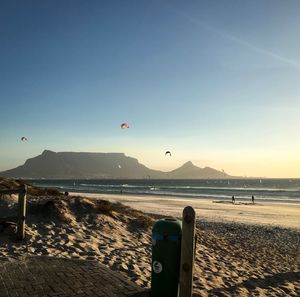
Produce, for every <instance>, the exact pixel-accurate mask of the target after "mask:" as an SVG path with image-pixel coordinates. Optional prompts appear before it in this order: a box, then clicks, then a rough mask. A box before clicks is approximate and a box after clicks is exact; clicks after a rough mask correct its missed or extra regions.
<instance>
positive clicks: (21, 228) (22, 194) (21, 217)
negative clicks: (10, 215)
mask: <svg viewBox="0 0 300 297" xmlns="http://www.w3.org/2000/svg"><path fill="white" fill-rule="evenodd" d="M26 194H27V186H26V185H22V186H21V187H20V189H19V200H18V204H19V214H18V228H17V237H18V239H19V240H23V239H24V238H25V219H26Z"/></svg>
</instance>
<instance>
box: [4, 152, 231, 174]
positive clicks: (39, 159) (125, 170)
mask: <svg viewBox="0 0 300 297" xmlns="http://www.w3.org/2000/svg"><path fill="white" fill-rule="evenodd" d="M0 176H3V177H14V178H48V179H55V178H58V179H72V178H74V179H121V178H125V179H131V178H132V179H145V178H151V179H153V178H157V179H204V178H216V179H218V178H219V179H220V178H230V177H231V176H230V175H228V174H227V173H225V172H223V171H218V170H216V169H213V168H210V167H204V168H200V167H197V166H195V165H194V164H193V163H192V162H191V161H188V162H186V163H184V164H183V165H182V166H180V167H178V168H176V169H174V170H172V171H169V172H164V171H160V170H154V169H150V168H148V167H146V166H145V165H143V164H141V163H139V161H138V159H136V158H133V157H129V156H126V155H125V154H124V153H93V152H53V151H51V150H44V151H43V152H42V154H40V155H38V156H36V157H32V158H29V159H27V160H26V161H25V162H24V164H23V165H20V166H17V167H16V168H13V169H9V170H6V171H2V172H0Z"/></svg>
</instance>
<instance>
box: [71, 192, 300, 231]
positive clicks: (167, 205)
mask: <svg viewBox="0 0 300 297" xmlns="http://www.w3.org/2000/svg"><path fill="white" fill-rule="evenodd" d="M73 194H74V195H80V196H85V197H90V198H95V199H105V200H108V201H111V202H120V203H123V204H125V205H127V206H130V207H132V208H135V209H138V210H141V211H143V212H146V213H155V214H160V215H163V216H174V217H181V215H182V209H183V208H184V207H185V206H187V205H190V206H192V207H193V208H194V209H195V211H196V214H197V219H206V220H210V221H217V222H238V223H245V224H258V225H269V226H281V227H286V228H296V229H300V204H287V203H261V202H256V203H255V204H252V203H250V201H249V203H243V202H239V201H238V200H237V201H236V203H235V204H232V203H231V201H230V200H228V201H218V200H217V199H215V200H213V201H212V200H208V199H193V198H183V197H182V198H180V197H171V196H163V197H161V196H155V195H152V196H151V195H147V196H145V195H144V196H142V195H140V196H139V195H124V194H122V195H108V194H87V193H79V194H78V193H73Z"/></svg>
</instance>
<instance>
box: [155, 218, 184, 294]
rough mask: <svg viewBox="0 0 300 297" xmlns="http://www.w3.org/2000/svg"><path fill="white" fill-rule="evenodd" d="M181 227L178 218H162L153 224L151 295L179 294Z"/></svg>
mask: <svg viewBox="0 0 300 297" xmlns="http://www.w3.org/2000/svg"><path fill="white" fill-rule="evenodd" d="M181 229H182V226H181V221H179V220H176V219H162V220H159V221H157V222H156V223H155V224H154V226H153V230H152V273H151V297H177V296H178V285H179V269H180V251H181Z"/></svg>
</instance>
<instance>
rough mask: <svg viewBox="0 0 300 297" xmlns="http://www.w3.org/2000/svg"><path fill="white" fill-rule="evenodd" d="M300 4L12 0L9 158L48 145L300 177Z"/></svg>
mask: <svg viewBox="0 0 300 297" xmlns="http://www.w3.org/2000/svg"><path fill="white" fill-rule="evenodd" d="M299 12H300V1H298V0H286V1H281V0H280V1H279V0H251V1H250V0H249V1H244V0H243V1H242V0H234V1H232V0H227V1H221V0H219V1H216V0H207V1H204V0H203V1H202V0H191V1H177V0H172V1H166V0H147V1H146V0H128V1H124V0H119V1H114V0H109V1H95V0H90V1H85V0H70V1H67V0H51V1H50V0H45V1H38V0H37V1H32V0H27V1H21V0H20V1H15V0H10V1H1V2H0V106H1V116H0V170H6V169H10V168H14V167H16V166H18V165H21V164H23V163H24V162H25V160H26V159H28V158H31V157H34V156H37V155H39V154H41V153H42V151H43V150H44V149H49V150H53V151H56V152H60V151H80V152H123V153H125V154H126V155H127V156H131V157H135V158H137V159H138V160H139V162H141V163H142V164H144V165H146V166H148V167H150V168H152V169H159V170H165V171H167V170H172V169H175V168H177V167H179V166H181V165H182V164H183V163H184V162H187V161H189V160H190V161H192V162H193V163H194V164H195V165H197V166H199V167H205V166H210V167H213V168H216V169H218V170H221V169H224V170H225V172H227V173H229V174H231V175H235V176H255V177H288V178H290V177H291V178H292V177H294V178H295V177H298V178H300V154H299V152H300V138H299V131H300V83H299V82H300V30H299V28H300V13H299ZM123 122H127V123H128V124H129V126H130V128H129V129H125V130H122V129H121V128H120V125H121V123H123ZM22 136H26V137H27V138H28V141H23V142H22V141H21V140H20V138H21V137H22ZM166 150H169V151H171V152H172V157H166V156H165V155H164V153H165V151H166Z"/></svg>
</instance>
